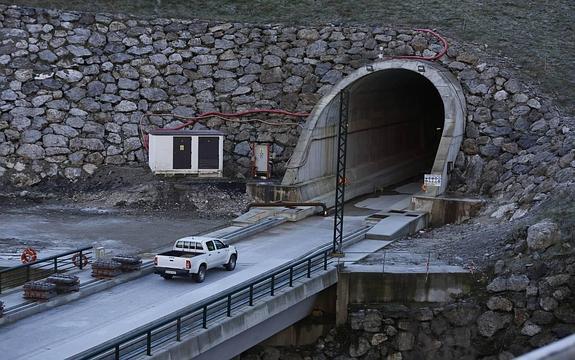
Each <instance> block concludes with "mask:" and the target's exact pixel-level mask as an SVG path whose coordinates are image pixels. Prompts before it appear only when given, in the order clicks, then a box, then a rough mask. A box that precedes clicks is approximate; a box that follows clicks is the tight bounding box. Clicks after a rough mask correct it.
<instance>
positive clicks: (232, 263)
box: [224, 254, 237, 271]
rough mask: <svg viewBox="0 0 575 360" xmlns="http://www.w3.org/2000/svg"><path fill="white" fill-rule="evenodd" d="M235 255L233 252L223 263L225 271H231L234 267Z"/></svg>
mask: <svg viewBox="0 0 575 360" xmlns="http://www.w3.org/2000/svg"><path fill="white" fill-rule="evenodd" d="M236 262H237V256H236V255H235V254H234V255H232V256H230V261H228V263H227V264H225V265H224V267H225V268H226V270H227V271H232V270H234V269H235V268H236Z"/></svg>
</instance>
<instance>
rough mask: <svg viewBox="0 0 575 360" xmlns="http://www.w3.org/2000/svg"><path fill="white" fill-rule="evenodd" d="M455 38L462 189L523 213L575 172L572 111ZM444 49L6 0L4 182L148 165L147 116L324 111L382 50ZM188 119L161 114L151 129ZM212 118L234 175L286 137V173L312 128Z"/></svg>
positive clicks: (386, 34)
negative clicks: (499, 198)
mask: <svg viewBox="0 0 575 360" xmlns="http://www.w3.org/2000/svg"><path fill="white" fill-rule="evenodd" d="M450 44H451V47H450V50H449V52H448V54H447V55H446V56H444V57H443V58H442V59H441V60H440V62H441V63H442V64H443V65H444V66H445V67H446V68H448V69H449V70H450V71H452V72H453V73H454V74H455V75H456V76H457V78H458V79H459V80H460V81H461V83H462V85H463V87H464V91H465V97H466V99H467V105H468V119H467V130H466V135H465V137H466V138H465V141H464V143H463V145H462V148H461V152H460V154H459V157H458V159H457V162H456V164H455V169H454V172H453V174H452V179H451V187H452V188H453V189H455V190H460V191H463V192H469V193H490V194H497V193H503V192H511V193H512V194H513V195H514V201H515V203H516V204H515V205H513V206H511V207H510V208H509V209H508V210H509V212H511V213H513V211H515V210H516V208H517V207H518V206H520V205H521V204H522V203H530V202H532V201H533V200H541V199H544V198H545V197H546V196H547V195H546V194H547V193H548V192H549V191H550V190H551V189H552V188H553V187H554V185H555V184H556V183H558V182H566V181H569V180H570V179H572V178H573V176H574V175H575V162H574V150H573V147H574V141H575V132H573V131H572V130H571V129H572V127H573V124H572V123H573V119H572V118H566V117H562V116H561V114H560V113H559V111H557V110H556V109H555V108H554V107H553V106H552V104H551V102H550V101H548V100H547V99H544V98H541V97H539V96H537V95H536V94H535V93H534V92H533V91H532V90H531V89H529V88H527V87H526V86H525V85H523V84H522V83H521V82H520V81H519V80H518V79H516V78H515V77H514V76H513V75H512V73H511V72H510V71H508V69H507V68H506V67H505V65H502V64H501V63H497V62H493V61H490V62H487V60H484V58H485V59H486V58H487V57H486V56H484V55H479V56H478V55H477V54H481V51H480V49H478V48H474V47H471V46H463V45H460V44H457V43H456V42H455V41H453V40H450ZM440 49H441V46H440V45H439V44H438V43H437V41H436V40H434V39H433V38H432V37H429V36H427V35H425V36H424V35H422V34H420V33H417V32H414V31H412V30H394V29H390V28H385V27H375V26H372V27H368V26H333V25H328V26H324V27H316V28H313V27H307V28H301V27H290V26H283V25H262V26H258V25H249V24H240V23H216V22H207V21H199V20H198V21H182V20H174V19H136V18H131V17H127V16H123V15H110V14H96V15H93V14H82V13H73V12H62V11H57V10H42V9H30V8H21V7H15V6H4V5H0V109H1V114H0V179H1V180H2V181H3V182H4V183H9V184H12V185H16V186H20V187H26V186H30V185H33V184H35V183H38V182H40V181H41V180H42V179H43V178H50V177H54V176H64V177H66V178H69V179H71V180H74V179H78V178H80V177H82V176H87V175H90V174H92V173H93V172H94V171H95V170H96V169H97V168H98V167H101V166H103V165H105V164H115V165H118V164H137V163H144V162H145V160H146V155H145V152H144V151H143V149H142V144H141V141H140V139H139V134H138V129H139V128H138V123H139V122H140V119H141V118H142V115H143V114H144V113H148V112H153V113H174V114H178V115H181V116H194V115H197V114H199V113H203V112H207V111H222V112H236V111H241V110H245V109H250V108H274V109H285V110H290V111H311V109H312V108H313V106H314V104H315V103H316V102H317V101H318V100H319V99H320V98H321V96H322V95H323V94H325V93H326V92H327V91H329V89H330V88H331V87H332V86H333V85H334V84H336V83H337V82H338V81H339V80H340V79H341V78H342V77H344V76H346V75H347V74H349V73H351V72H352V71H354V70H355V69H357V68H359V67H361V66H362V65H365V64H367V63H370V62H373V61H378V59H380V55H383V56H388V55H423V56H432V55H434V54H436V53H437V52H438V51H440ZM466 49H467V50H466ZM271 120H273V121H274V122H294V119H287V118H277V117H274V118H272V119H271ZM146 121H147V120H146ZM295 121H296V122H297V121H298V120H297V119H296V120H295ZM299 121H300V122H302V121H303V119H299ZM180 123H181V122H180V121H177V120H176V121H175V119H174V118H170V117H160V116H153V117H151V118H150V123H149V124H150V125H151V126H148V127H147V128H150V127H153V126H172V125H177V124H180ZM146 124H148V122H146ZM204 125H206V126H208V127H209V128H213V129H219V130H221V131H223V132H224V133H226V134H227V141H226V142H225V168H226V173H227V175H228V176H239V177H241V176H246V175H247V174H248V173H249V165H250V160H249V152H250V148H249V141H253V140H257V141H269V142H272V143H273V155H274V160H273V161H274V172H275V174H276V176H281V174H282V173H283V169H284V168H285V165H286V163H287V161H288V160H289V157H290V155H291V153H292V150H293V147H294V146H295V144H296V142H297V138H298V136H299V133H300V127H299V126H293V125H282V126H273V125H269V124H265V123H262V122H250V123H240V122H229V121H224V120H222V119H220V118H212V119H210V120H207V121H205V122H204Z"/></svg>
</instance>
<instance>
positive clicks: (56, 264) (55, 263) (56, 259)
mask: <svg viewBox="0 0 575 360" xmlns="http://www.w3.org/2000/svg"><path fill="white" fill-rule="evenodd" d="M57 272H58V258H57V257H55V258H54V273H57Z"/></svg>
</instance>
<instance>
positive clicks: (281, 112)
mask: <svg viewBox="0 0 575 360" xmlns="http://www.w3.org/2000/svg"><path fill="white" fill-rule="evenodd" d="M253 114H277V115H285V116H292V117H307V116H309V113H303V112H291V111H285V110H274V109H250V110H246V111H241V112H237V113H223V112H219V111H213V112H207V113H203V114H200V115H198V116H195V117H192V118H190V119H189V120H188V121H186V122H185V123H183V124H182V125H178V126H176V127H173V128H157V129H155V130H156V131H171V130H180V129H183V128H185V127H187V126H190V125H194V124H195V123H196V122H198V121H199V120H201V119H205V118H209V117H212V116H221V117H242V116H246V115H253ZM145 115H149V116H154V115H155V116H166V115H168V114H154V113H149V114H145ZM145 115H144V116H145ZM142 119H143V117H142ZM141 121H142V120H140V133H141V139H142V145H143V146H144V149H146V151H148V148H149V142H148V134H145V133H144V131H143V129H142V124H141Z"/></svg>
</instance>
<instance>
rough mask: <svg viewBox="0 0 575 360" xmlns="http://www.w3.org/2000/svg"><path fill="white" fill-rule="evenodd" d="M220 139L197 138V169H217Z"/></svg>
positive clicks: (215, 137)
mask: <svg viewBox="0 0 575 360" xmlns="http://www.w3.org/2000/svg"><path fill="white" fill-rule="evenodd" d="M219 144H220V139H219V138H218V137H217V136H214V137H207V136H206V137H204V136H201V137H199V138H198V169H218V168H219V166H220V159H219V154H220V151H219Z"/></svg>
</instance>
